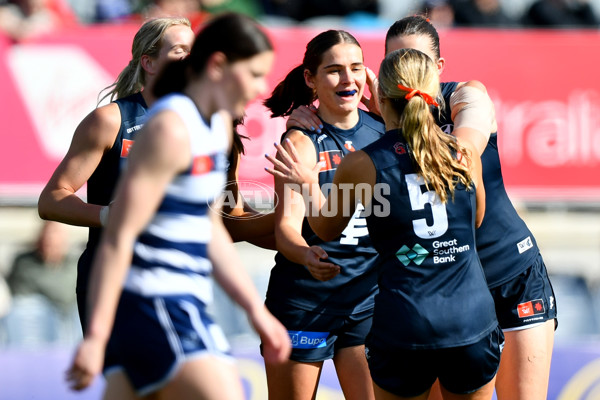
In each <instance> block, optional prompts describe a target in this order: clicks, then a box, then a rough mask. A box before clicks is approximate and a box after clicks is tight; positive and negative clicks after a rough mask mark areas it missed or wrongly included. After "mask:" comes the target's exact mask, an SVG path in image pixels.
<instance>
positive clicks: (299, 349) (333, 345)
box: [261, 304, 373, 362]
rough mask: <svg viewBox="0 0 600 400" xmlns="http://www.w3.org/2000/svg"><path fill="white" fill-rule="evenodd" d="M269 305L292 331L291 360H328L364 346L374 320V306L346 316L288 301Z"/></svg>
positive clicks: (275, 314) (289, 330)
mask: <svg viewBox="0 0 600 400" xmlns="http://www.w3.org/2000/svg"><path fill="white" fill-rule="evenodd" d="M267 308H268V309H269V311H271V313H272V314H273V315H274V316H275V317H276V318H277V319H279V321H281V323H282V324H283V325H284V326H285V327H286V329H287V330H288V333H289V335H290V339H291V341H292V354H291V355H290V360H293V361H298V362H319V361H324V360H328V359H331V358H333V356H334V354H335V353H336V352H337V351H338V350H339V349H342V348H345V347H353V346H360V345H364V344H365V340H366V337H367V334H368V333H369V331H370V330H371V324H372V322H373V309H370V310H366V311H362V312H360V313H357V314H352V315H347V316H346V315H329V314H320V313H315V312H311V311H306V310H302V309H299V308H296V307H293V306H290V305H287V304H283V305H273V304H267ZM261 354H262V346H261Z"/></svg>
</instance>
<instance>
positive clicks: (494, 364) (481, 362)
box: [365, 327, 504, 397]
mask: <svg viewBox="0 0 600 400" xmlns="http://www.w3.org/2000/svg"><path fill="white" fill-rule="evenodd" d="M503 347H504V334H503V333H502V330H501V329H500V327H497V328H496V329H494V330H493V331H492V332H491V333H490V334H489V335H485V337H484V338H483V339H481V340H480V341H478V342H476V343H473V344H470V345H467V346H459V347H449V348H443V349H428V350H413V349H398V348H396V349H390V348H387V347H386V346H381V345H378V344H377V343H371V342H370V341H367V348H366V349H365V352H366V354H367V361H368V362H369V370H370V371H371V378H372V379H373V382H375V383H376V384H377V385H378V386H379V387H380V388H382V389H383V390H386V391H388V392H390V393H392V394H395V395H396V396H401V397H413V396H418V395H420V394H423V393H425V392H426V391H427V390H428V389H429V388H431V385H433V383H434V382H435V380H436V379H439V380H440V384H442V385H443V386H444V388H446V389H447V390H448V391H450V392H452V393H455V394H468V393H472V392H474V391H476V390H477V389H479V388H481V387H482V386H484V385H486V384H487V383H489V382H490V381H491V380H492V379H493V378H494V376H496V372H497V371H498V366H499V365H500V354H501V352H502V348H503Z"/></svg>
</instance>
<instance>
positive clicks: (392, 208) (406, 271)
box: [269, 49, 503, 400]
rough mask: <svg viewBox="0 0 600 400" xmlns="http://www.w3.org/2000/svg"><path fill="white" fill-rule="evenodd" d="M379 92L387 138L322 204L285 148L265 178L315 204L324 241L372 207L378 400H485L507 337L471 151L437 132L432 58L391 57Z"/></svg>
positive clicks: (311, 173) (405, 53) (339, 177)
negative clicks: (479, 234) (480, 248)
mask: <svg viewBox="0 0 600 400" xmlns="http://www.w3.org/2000/svg"><path fill="white" fill-rule="evenodd" d="M378 89H379V95H380V108H381V112H382V115H383V118H384V120H385V127H386V129H387V132H386V134H385V135H384V136H383V137H382V138H381V139H379V140H377V141H376V142H374V143H372V144H370V145H368V146H366V147H365V148H364V149H362V151H357V152H355V153H353V154H350V155H348V156H347V157H346V158H345V159H344V160H343V161H342V163H341V164H340V166H339V168H338V170H337V172H336V174H335V178H334V181H333V188H332V190H331V194H330V195H329V196H328V197H327V199H325V198H324V196H323V194H322V193H321V192H320V191H319V189H318V187H317V186H316V185H313V184H312V183H313V182H316V181H317V179H316V177H315V175H316V168H313V169H312V170H309V169H308V168H306V167H305V166H303V165H302V164H301V163H299V162H298V161H297V160H298V155H297V154H296V151H295V148H294V147H293V146H292V145H291V144H288V142H286V143H285V145H284V146H286V147H287V151H285V150H284V149H283V147H281V146H278V151H279V153H280V154H279V159H280V160H281V161H278V160H275V159H273V158H272V157H270V160H271V161H272V162H273V163H274V164H275V166H276V170H269V171H270V172H271V173H273V175H275V176H277V177H279V179H280V180H281V181H284V182H292V183H295V186H292V188H294V187H295V188H299V187H301V188H302V191H303V193H308V197H309V199H310V200H311V201H312V202H314V203H315V204H316V207H315V210H317V211H316V213H313V214H311V215H309V216H308V222H309V224H310V226H311V228H312V229H313V230H314V231H315V233H317V234H318V235H319V237H321V238H323V239H325V240H327V239H329V238H332V237H335V236H336V235H337V234H339V232H341V231H342V229H344V226H345V224H346V223H347V221H348V217H347V216H346V215H344V213H342V212H340V210H343V209H349V210H350V211H353V210H354V209H356V205H357V204H358V202H360V203H362V204H363V205H364V207H365V211H364V212H365V215H366V220H367V226H368V231H369V235H370V236H371V240H372V242H373V245H374V246H375V248H376V249H377V251H378V252H379V254H380V256H381V260H380V263H381V264H380V265H379V267H378V273H379V293H378V294H377V295H376V297H375V312H374V316H373V326H372V329H371V332H370V335H369V338H368V339H367V352H366V354H367V358H368V362H369V367H370V372H371V377H372V379H373V385H374V388H375V396H376V398H377V399H382V400H388V399H390V400H391V399H400V398H401V399H419V400H424V399H426V398H427V396H428V395H429V391H430V388H431V386H432V385H433V383H434V382H435V381H436V379H439V381H440V383H441V387H442V392H443V394H444V398H448V399H449V398H452V399H465V400H467V399H471V400H475V399H490V398H491V397H492V394H493V390H494V378H495V375H496V371H497V369H498V366H499V364H500V352H501V346H502V342H503V334H502V331H501V330H500V328H499V326H498V321H497V319H496V315H495V312H494V301H493V299H492V296H491V294H490V292H489V290H488V288H487V283H486V280H485V276H484V273H483V269H482V267H481V263H480V261H479V258H478V256H477V251H476V248H475V228H476V226H479V225H480V224H481V221H482V220H483V215H484V211H485V190H484V187H483V181H482V173H481V160H480V158H479V157H478V154H477V150H476V148H475V146H474V145H473V144H471V143H470V142H468V141H466V140H462V139H455V138H453V137H452V136H450V135H446V134H445V133H443V132H442V130H441V129H440V128H439V127H438V126H437V125H436V123H435V119H434V117H433V114H432V112H431V109H430V106H436V107H437V106H438V103H437V102H436V101H435V100H434V98H435V97H436V94H437V92H438V90H439V77H438V74H437V71H436V68H435V64H434V63H433V62H432V60H431V59H430V58H429V57H428V56H427V55H425V54H424V53H422V52H420V51H418V50H414V49H402V50H398V51H394V52H391V53H389V54H388V55H387V56H386V58H385V59H384V61H383V62H382V64H381V68H380V71H379V85H378ZM290 143H291V142H290ZM288 151H289V154H288ZM304 183H306V184H307V185H302V186H300V184H304ZM343 186H344V187H346V188H347V189H345V190H342V187H343ZM380 187H385V188H386V190H383V189H381V190H378V188H380ZM336 188H337V195H336V196H334V195H332V193H333V190H335V189H336ZM331 210H337V211H338V212H337V213H336V212H331Z"/></svg>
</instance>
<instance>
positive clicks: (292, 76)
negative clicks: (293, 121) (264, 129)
mask: <svg viewBox="0 0 600 400" xmlns="http://www.w3.org/2000/svg"><path fill="white" fill-rule="evenodd" d="M314 100H315V93H314V91H313V90H312V89H311V88H309V87H308V86H306V83H305V82H304V66H303V65H299V66H297V67H296V68H294V69H293V70H291V71H290V72H289V73H288V74H287V76H286V77H285V79H284V80H283V81H281V82H279V83H278V84H277V86H276V87H275V89H273V92H272V93H271V96H270V97H269V98H268V99H266V100H265V101H264V105H265V106H266V107H267V108H268V109H269V110H271V118H275V117H282V116H287V115H290V114H291V113H292V111H293V110H294V109H296V108H298V107H300V106H304V105H308V104H311V103H312V102H313V101H314Z"/></svg>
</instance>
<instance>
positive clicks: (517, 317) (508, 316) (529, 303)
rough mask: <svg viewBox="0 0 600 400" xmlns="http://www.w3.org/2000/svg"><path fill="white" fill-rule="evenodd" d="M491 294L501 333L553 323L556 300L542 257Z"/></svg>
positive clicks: (539, 256)
mask: <svg viewBox="0 0 600 400" xmlns="http://www.w3.org/2000/svg"><path fill="white" fill-rule="evenodd" d="M490 292H491V293H492V297H493V298H494V304H495V306H496V316H497V317H498V323H499V324H500V327H502V330H504V331H513V330H520V329H528V328H533V327H535V326H538V325H540V324H542V323H544V322H546V321H548V320H551V319H556V298H555V297H554V290H553V289H552V284H551V283H550V279H549V278H548V272H547V271H546V265H545V264H544V260H543V259H542V256H541V254H538V256H537V257H536V259H535V262H534V263H533V265H532V266H531V267H529V268H528V269H527V270H525V271H524V272H523V273H521V274H520V275H518V276H516V277H515V278H513V279H512V280H510V281H508V282H507V283H504V284H502V285H500V286H497V287H495V288H492V289H490Z"/></svg>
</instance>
